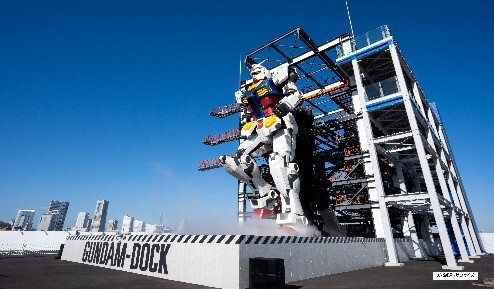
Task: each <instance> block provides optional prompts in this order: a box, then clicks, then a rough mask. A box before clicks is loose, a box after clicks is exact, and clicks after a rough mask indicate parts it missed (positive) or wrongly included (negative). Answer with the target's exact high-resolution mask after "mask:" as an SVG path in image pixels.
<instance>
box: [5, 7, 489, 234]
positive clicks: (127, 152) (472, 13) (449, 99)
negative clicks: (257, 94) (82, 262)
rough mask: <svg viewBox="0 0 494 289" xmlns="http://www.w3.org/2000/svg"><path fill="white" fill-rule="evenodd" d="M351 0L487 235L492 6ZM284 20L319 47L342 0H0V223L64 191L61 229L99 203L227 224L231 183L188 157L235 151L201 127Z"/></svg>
mask: <svg viewBox="0 0 494 289" xmlns="http://www.w3.org/2000/svg"><path fill="white" fill-rule="evenodd" d="M349 5H350V9H351V16H352V22H353V28H354V32H355V34H356V35H361V34H363V33H365V32H367V31H370V30H373V29H375V28H376V27H378V26H381V25H383V24H387V25H389V27H390V29H391V32H392V33H393V35H394V36H395V39H397V41H398V43H399V46H400V48H401V50H402V51H403V53H404V55H405V58H406V59H407V61H408V62H409V64H410V66H411V68H412V70H413V72H414V74H415V76H416V77H417V79H418V80H419V83H420V85H421V86H422V88H423V90H424V91H425V93H426V95H427V97H428V98H429V99H430V100H431V101H434V102H436V103H437V105H438V108H439V110H440V112H441V116H442V118H443V122H444V125H445V127H446V130H447V133H448V136H449V138H450V142H451V145H452V149H453V152H454V155H455V158H456V161H457V163H458V166H459V169H460V173H461V176H462V178H463V182H464V185H465V188H466V190H467V194H468V197H469V200H470V203H471V206H472V209H473V213H474V215H475V217H476V219H477V223H478V225H479V229H483V230H486V231H490V232H494V222H493V221H492V220H493V217H494V214H493V213H492V209H491V205H492V204H493V203H494V197H493V194H492V190H491V186H492V180H493V179H494V173H493V169H492V165H491V164H492V163H494V158H493V155H492V151H491V147H492V143H493V142H494V137H493V133H492V129H491V127H492V126H493V124H494V117H493V116H494V113H493V112H492V109H491V107H492V104H493V101H492V97H493V95H492V92H491V91H490V90H489V84H490V83H491V82H492V80H491V78H492V71H491V68H492V67H493V65H494V63H493V57H492V47H493V40H492V31H491V29H492V27H493V21H492V18H491V15H492V14H493V13H494V2H493V1H477V0H473V1H392V0H376V1H361V0H358V1H357V0H350V1H349ZM298 26H300V27H302V28H303V29H304V30H305V31H306V32H307V33H308V34H309V35H310V36H311V37H312V38H313V40H314V41H315V42H316V43H320V44H321V43H323V42H325V41H326V40H329V39H331V38H333V37H334V36H337V35H339V34H342V33H344V32H347V31H349V30H350V28H349V24H348V19H347V15H346V8H345V4H344V1H343V0H338V1H310V2H307V1H289V0H287V1H248V2H247V1H245V2H242V3H241V2H238V1H122V0H119V1H2V2H1V3H0V37H1V39H2V45H0V197H1V199H2V201H1V202H0V220H3V221H8V220H10V219H13V218H15V215H16V213H17V210H19V209H35V210H36V215H35V219H36V220H37V219H38V218H39V216H40V214H41V213H44V212H45V211H46V209H47V206H48V204H49V201H50V200H51V199H56V200H66V201H69V202H70V207H69V212H68V216H67V219H66V223H65V226H66V227H68V226H73V225H74V224H75V219H76V216H77V213H78V212H80V211H87V212H89V213H90V214H91V215H92V213H93V212H94V209H95V206H96V201H97V200H98V199H106V200H109V201H110V206H109V211H108V219H117V220H118V221H120V222H121V220H122V217H123V215H124V214H130V215H132V216H134V217H135V218H137V219H141V220H144V221H146V222H148V223H158V222H159V215H160V214H162V215H163V220H164V223H165V224H167V225H170V226H175V225H176V224H177V223H178V222H179V221H180V220H181V219H182V218H186V219H188V220H189V222H195V223H197V224H200V225H199V226H211V227H217V226H222V225H223V224H227V223H230V222H231V221H232V220H234V218H235V214H236V196H235V195H236V187H235V186H236V181H235V180H233V179H232V178H231V177H230V176H229V175H227V174H226V173H225V172H223V171H222V170H212V171H207V172H198V171H197V170H196V165H197V162H198V161H200V160H202V159H207V158H211V157H214V156H217V155H220V154H222V153H230V152H233V151H234V149H235V145H234V144H226V145H221V146H219V147H214V148H212V147H207V146H205V145H203V144H202V143H201V139H202V137H203V136H205V135H207V134H210V133H217V132H221V131H224V130H227V129H231V128H233V127H234V126H235V125H236V122H237V121H236V119H235V118H229V119H215V118H213V117H210V116H209V110H210V108H211V107H213V106H220V105H226V104H230V103H232V102H233V101H234V96H233V93H234V91H235V90H236V88H237V86H238V63H239V57H240V54H245V53H247V52H249V51H251V50H253V49H255V48H257V47H259V46H261V45H262V44H264V43H266V42H268V41H270V40H272V39H274V38H275V37H277V36H279V35H281V34H284V33H285V32H288V31H289V30H291V29H293V28H295V27H298ZM199 220H200V222H199Z"/></svg>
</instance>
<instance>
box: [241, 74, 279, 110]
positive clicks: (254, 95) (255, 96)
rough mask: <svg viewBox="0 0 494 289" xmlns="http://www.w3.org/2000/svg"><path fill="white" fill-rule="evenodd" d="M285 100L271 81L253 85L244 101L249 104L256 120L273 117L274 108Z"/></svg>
mask: <svg viewBox="0 0 494 289" xmlns="http://www.w3.org/2000/svg"><path fill="white" fill-rule="evenodd" d="M282 98H283V93H282V92H281V90H280V89H279V88H278V87H277V86H276V85H275V84H274V83H273V81H272V80H270V79H265V80H263V81H261V82H260V83H258V84H257V85H252V86H250V87H249V89H248V93H247V94H246V95H245V96H244V98H243V99H242V101H243V102H244V103H245V104H248V106H249V109H250V110H251V112H252V113H253V114H254V117H255V118H256V119H259V118H263V117H267V116H270V115H272V108H273V106H275V105H276V104H278V103H279V102H280V100H281V99H282Z"/></svg>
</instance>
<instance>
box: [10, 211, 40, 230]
mask: <svg viewBox="0 0 494 289" xmlns="http://www.w3.org/2000/svg"><path fill="white" fill-rule="evenodd" d="M34 212H35V211H34V210H19V211H18V212H17V217H15V221H14V226H13V227H14V229H16V230H17V229H19V230H26V231H29V230H31V228H32V227H33V218H34Z"/></svg>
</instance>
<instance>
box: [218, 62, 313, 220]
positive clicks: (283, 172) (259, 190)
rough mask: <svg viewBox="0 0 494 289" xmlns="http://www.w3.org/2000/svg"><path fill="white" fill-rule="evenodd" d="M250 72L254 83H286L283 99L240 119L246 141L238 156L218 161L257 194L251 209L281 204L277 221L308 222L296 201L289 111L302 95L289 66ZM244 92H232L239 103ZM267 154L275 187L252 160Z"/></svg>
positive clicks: (292, 126) (292, 123) (297, 182)
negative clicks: (265, 111) (254, 116)
mask: <svg viewBox="0 0 494 289" xmlns="http://www.w3.org/2000/svg"><path fill="white" fill-rule="evenodd" d="M251 75H252V78H253V79H254V83H256V82H260V81H262V80H263V79H270V80H271V81H272V82H273V83H274V84H275V85H278V86H279V85H280V84H281V83H285V85H284V86H283V87H282V88H281V91H282V93H283V95H282V98H281V99H280V100H279V102H278V103H277V104H276V106H275V108H274V109H273V114H272V115H267V116H266V117H263V118H258V119H255V120H254V121H252V119H251V117H250V116H247V117H245V118H244V119H242V124H243V127H242V131H241V135H242V137H244V138H245V140H244V141H243V142H242V143H241V144H240V146H239V148H238V151H237V156H236V157H230V156H221V157H220V162H221V164H222V166H223V167H224V168H225V170H226V171H227V172H228V173H229V174H231V175H233V176H234V177H235V178H237V179H239V180H240V181H242V182H244V183H246V184H248V185H249V186H250V187H251V188H252V190H253V191H254V192H255V193H256V195H258V198H257V199H253V200H251V204H252V207H253V208H254V209H256V208H267V209H273V208H275V207H276V206H279V205H281V211H278V212H279V213H278V214H277V216H276V222H277V223H278V224H283V225H294V224H296V223H303V224H307V218H305V217H304V214H303V209H302V206H301V204H300V200H299V191H300V180H299V176H298V166H297V164H296V163H294V162H293V160H294V157H295V148H296V136H297V133H298V127H297V123H296V121H295V117H294V116H293V115H292V114H291V111H292V110H293V109H294V108H295V107H297V105H298V104H299V103H300V98H301V94H300V92H299V91H298V90H297V87H296V86H295V84H294V83H293V82H291V81H290V80H291V79H289V71H288V65H282V66H280V67H278V68H277V69H276V70H274V71H271V72H269V71H268V70H267V69H266V68H264V67H263V66H261V65H259V64H254V65H253V66H252V68H251ZM259 76H263V78H259ZM287 80H288V81H287ZM254 87H255V86H254ZM246 92H248V91H246V90H241V91H237V92H236V93H235V97H236V100H237V102H238V103H244V104H245V102H243V98H244V97H245V94H246ZM263 108H264V106H263ZM266 155H268V163H269V169H270V173H271V175H272V177H273V181H274V185H275V188H273V187H272V186H271V185H270V184H269V183H268V182H267V181H266V180H264V179H263V178H262V175H261V171H260V168H259V165H258V164H257V163H256V162H255V161H254V159H253V157H258V156H266ZM280 203H281V204H280Z"/></svg>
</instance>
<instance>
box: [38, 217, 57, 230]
mask: <svg viewBox="0 0 494 289" xmlns="http://www.w3.org/2000/svg"><path fill="white" fill-rule="evenodd" d="M57 217H58V215H54V214H42V215H41V217H40V218H39V223H38V228H36V230H37V231H55V225H56V222H57Z"/></svg>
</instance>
